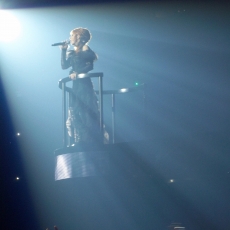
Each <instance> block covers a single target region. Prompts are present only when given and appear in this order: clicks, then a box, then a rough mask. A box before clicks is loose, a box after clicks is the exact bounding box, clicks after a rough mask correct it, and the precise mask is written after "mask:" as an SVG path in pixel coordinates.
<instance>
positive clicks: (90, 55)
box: [82, 45, 97, 60]
mask: <svg viewBox="0 0 230 230" xmlns="http://www.w3.org/2000/svg"><path fill="white" fill-rule="evenodd" d="M82 56H84V58H90V59H93V60H97V55H96V53H95V52H94V51H93V50H91V49H90V47H89V46H87V45H85V46H83V48H82Z"/></svg>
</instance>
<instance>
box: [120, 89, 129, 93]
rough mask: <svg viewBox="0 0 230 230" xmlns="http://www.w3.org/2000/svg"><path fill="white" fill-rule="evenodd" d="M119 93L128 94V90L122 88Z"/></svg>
mask: <svg viewBox="0 0 230 230" xmlns="http://www.w3.org/2000/svg"><path fill="white" fill-rule="evenodd" d="M120 91H121V93H126V92H128V89H127V88H123V89H120Z"/></svg>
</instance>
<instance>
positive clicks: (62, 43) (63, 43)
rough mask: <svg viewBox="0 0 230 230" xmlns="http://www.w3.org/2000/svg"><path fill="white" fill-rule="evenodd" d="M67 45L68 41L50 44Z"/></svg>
mask: <svg viewBox="0 0 230 230" xmlns="http://www.w3.org/2000/svg"><path fill="white" fill-rule="evenodd" d="M69 43H70V42H69V41H65V42H58V43H54V44H52V45H51V46H62V45H65V44H69Z"/></svg>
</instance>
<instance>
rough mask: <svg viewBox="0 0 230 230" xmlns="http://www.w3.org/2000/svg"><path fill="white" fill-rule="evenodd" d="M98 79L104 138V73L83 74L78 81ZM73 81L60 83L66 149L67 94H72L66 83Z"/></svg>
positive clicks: (66, 80) (64, 79)
mask: <svg viewBox="0 0 230 230" xmlns="http://www.w3.org/2000/svg"><path fill="white" fill-rule="evenodd" d="M93 77H98V80H99V82H98V84H99V90H98V94H99V112H100V117H99V119H100V131H101V135H102V138H103V95H102V92H103V81H102V77H103V73H101V72H99V73H81V74H78V75H77V76H76V79H82V78H93ZM69 81H72V79H71V78H69V77H65V78H62V79H60V80H59V81H58V86H59V88H60V89H62V117H63V147H64V148H65V147H66V146H67V132H66V119H67V116H66V92H68V93H71V92H72V89H71V88H69V87H67V86H66V83H67V82H69Z"/></svg>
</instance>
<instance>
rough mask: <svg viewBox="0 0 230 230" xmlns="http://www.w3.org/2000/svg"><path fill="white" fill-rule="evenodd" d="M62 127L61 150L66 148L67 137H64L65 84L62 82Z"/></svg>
mask: <svg viewBox="0 0 230 230" xmlns="http://www.w3.org/2000/svg"><path fill="white" fill-rule="evenodd" d="M62 122H63V124H62V127H63V148H65V147H66V146H67V137H66V90H65V82H64V81H63V82H62Z"/></svg>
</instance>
